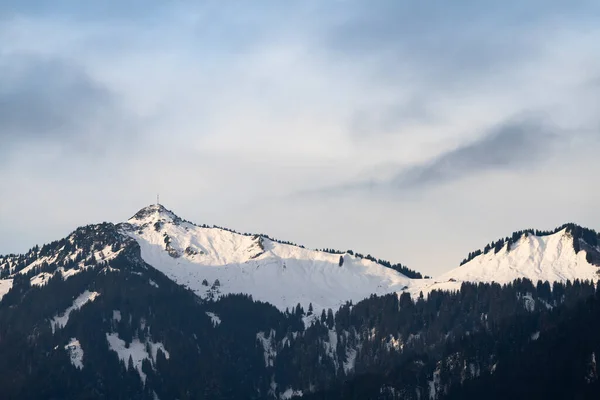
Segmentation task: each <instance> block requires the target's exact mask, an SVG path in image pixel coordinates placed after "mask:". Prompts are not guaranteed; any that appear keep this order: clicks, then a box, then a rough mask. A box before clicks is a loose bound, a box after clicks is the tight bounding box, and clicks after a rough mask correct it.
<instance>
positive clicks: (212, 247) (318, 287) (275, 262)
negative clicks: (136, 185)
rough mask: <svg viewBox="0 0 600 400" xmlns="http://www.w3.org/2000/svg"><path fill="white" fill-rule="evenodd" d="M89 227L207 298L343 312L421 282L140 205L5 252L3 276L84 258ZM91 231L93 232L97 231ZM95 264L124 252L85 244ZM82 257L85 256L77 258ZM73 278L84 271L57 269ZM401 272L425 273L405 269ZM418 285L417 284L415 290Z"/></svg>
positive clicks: (2, 283)
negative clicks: (128, 214)
mask: <svg viewBox="0 0 600 400" xmlns="http://www.w3.org/2000/svg"><path fill="white" fill-rule="evenodd" d="M82 229H83V231H85V230H86V229H87V230H89V229H92V230H94V229H96V231H98V232H100V231H101V230H104V229H109V230H110V232H111V234H112V235H114V236H115V238H114V240H116V241H117V242H119V243H121V242H122V243H125V242H127V241H130V240H134V241H135V242H137V244H138V245H139V247H140V250H141V259H142V261H143V262H145V263H147V264H149V265H151V266H152V267H154V268H156V269H157V270H159V271H161V272H162V273H164V274H165V275H166V276H168V277H169V278H170V279H172V280H173V281H175V282H176V283H178V284H181V285H183V286H185V287H187V288H189V289H191V290H192V291H193V292H194V293H196V294H197V295H198V296H200V297H201V298H218V297H220V296H223V295H227V294H232V293H244V294H249V295H252V297H253V298H254V299H256V300H260V301H264V302H268V303H270V304H273V305H274V306H276V307H277V308H279V309H280V310H282V311H284V310H285V309H291V308H293V307H296V306H297V305H298V304H301V305H302V306H303V307H305V308H308V306H309V305H311V304H312V307H313V309H314V311H315V312H321V311H322V310H327V309H329V308H331V309H337V308H339V307H340V306H341V305H343V304H344V303H346V302H347V301H353V302H357V301H360V300H362V299H364V298H367V297H369V296H370V295H372V294H377V295H383V294H387V293H392V292H400V291H402V290H409V289H410V288H411V287H412V288H413V289H414V288H416V287H417V286H418V284H419V283H418V282H417V281H418V280H416V279H410V278H409V277H408V276H406V275H405V274H402V273H400V272H398V271H397V270H396V269H394V268H391V264H390V263H388V262H386V261H382V260H377V259H375V258H373V257H371V256H366V257H365V256H362V255H360V254H355V253H354V252H352V251H349V252H343V253H342V252H333V251H328V252H326V251H317V250H310V249H306V248H304V247H302V246H297V245H293V244H290V243H284V242H280V241H276V240H273V239H270V238H268V237H266V236H264V235H256V234H253V235H251V234H240V233H237V232H234V231H231V230H227V229H224V228H219V227H208V226H206V225H203V226H198V225H195V224H193V223H191V222H189V221H185V220H183V219H182V218H180V217H178V216H177V215H175V214H174V213H173V212H172V211H170V210H167V209H166V208H165V207H164V206H162V205H158V204H157V205H151V206H148V207H145V208H143V209H141V210H140V211H139V212H137V213H136V214H135V215H134V216H133V217H132V218H130V219H129V220H128V221H127V222H125V223H121V224H117V225H112V224H106V225H105V226H102V227H98V228H80V229H79V230H78V231H76V232H75V233H74V234H72V235H71V236H69V237H68V238H67V239H66V241H65V240H63V241H61V242H60V245H58V246H57V247H59V249H58V250H57V251H56V252H55V253H53V254H48V252H47V251H46V250H45V249H44V248H42V249H41V250H40V249H38V248H34V249H33V250H32V251H30V252H29V253H28V254H27V255H22V256H11V257H4V258H2V257H0V270H1V271H5V272H4V277H6V276H7V275H9V274H11V275H14V273H15V272H17V273H18V274H26V273H28V272H30V271H32V270H34V269H36V268H38V267H42V266H43V265H45V264H49V263H57V262H58V263H59V264H60V263H64V262H65V261H74V262H75V264H74V265H77V266H78V267H79V268H83V269H84V268H86V260H81V259H80V255H81V254H82V252H83V250H82V249H73V248H72V243H74V241H75V240H76V239H75V236H76V235H77V234H78V232H80V231H81V232H83V231H82ZM92 232H93V231H92ZM86 250H89V251H90V252H91V253H92V254H93V258H94V259H95V260H97V261H104V262H107V261H110V260H112V259H113V258H114V257H116V255H118V250H114V248H113V247H112V245H108V244H107V245H106V247H104V248H94V249H86ZM78 257H79V258H78ZM57 270H58V271H60V272H61V274H62V275H63V276H64V277H69V276H71V274H74V273H76V271H79V269H75V268H73V267H72V266H61V267H59V268H58V269H57ZM402 271H404V272H405V273H407V274H409V275H411V276H413V277H414V276H420V274H418V273H415V272H414V271H411V270H409V269H407V268H405V267H402ZM51 277H52V272H47V271H45V270H44V268H40V272H39V273H37V274H35V275H34V276H32V277H31V280H32V284H34V285H41V284H43V283H44V282H45V281H46V280H48V279H50V278H51ZM11 279H12V278H8V279H4V280H0V296H1V295H2V294H3V293H6V292H7V291H8V290H9V289H10V287H11V285H12V283H11V282H12V280H11ZM414 290H416V289H414Z"/></svg>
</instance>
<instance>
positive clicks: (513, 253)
mask: <svg viewBox="0 0 600 400" xmlns="http://www.w3.org/2000/svg"><path fill="white" fill-rule="evenodd" d="M586 254H587V252H586V251H585V250H582V251H580V252H579V253H577V254H576V253H575V250H574V248H573V237H572V236H571V234H570V233H568V232H567V230H566V229H564V230H562V231H559V232H557V233H554V234H552V235H548V236H535V235H532V234H529V235H526V236H523V237H522V238H521V239H519V240H518V241H517V242H516V243H514V244H512V245H511V246H510V248H509V247H508V246H507V245H505V246H504V247H503V248H502V250H500V251H499V252H498V253H496V254H495V252H494V251H493V250H492V251H490V252H488V253H487V254H481V255H479V256H477V257H475V258H474V259H473V260H471V261H469V262H467V263H466V264H464V265H462V266H460V267H458V268H456V269H453V270H451V271H449V272H447V273H445V274H443V275H441V276H440V277H438V278H437V279H435V280H436V281H438V282H448V281H449V280H451V279H454V280H456V281H470V282H491V281H494V282H498V283H508V282H512V281H513V280H515V279H517V278H527V279H530V280H531V281H533V282H537V281H538V280H542V281H549V282H554V281H566V280H570V281H574V280H575V279H579V280H586V279H589V280H593V281H595V280H597V279H598V277H599V276H598V273H597V272H598V271H599V268H598V267H597V266H595V265H592V264H590V263H588V262H587V261H586Z"/></svg>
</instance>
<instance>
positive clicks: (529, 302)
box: [521, 293, 535, 312]
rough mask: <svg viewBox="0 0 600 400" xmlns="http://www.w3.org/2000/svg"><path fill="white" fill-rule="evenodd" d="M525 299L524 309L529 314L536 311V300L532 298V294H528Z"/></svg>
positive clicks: (523, 297)
mask: <svg viewBox="0 0 600 400" xmlns="http://www.w3.org/2000/svg"><path fill="white" fill-rule="evenodd" d="M521 298H522V299H523V307H525V309H526V310H527V311H529V312H534V311H535V300H534V299H533V297H532V296H531V293H527V294H526V295H524V296H522V297H521Z"/></svg>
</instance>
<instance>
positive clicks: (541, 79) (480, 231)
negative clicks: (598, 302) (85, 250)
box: [0, 0, 600, 273]
mask: <svg viewBox="0 0 600 400" xmlns="http://www.w3.org/2000/svg"><path fill="white" fill-rule="evenodd" d="M37 3H39V2H37V1H15V0H9V1H8V2H3V3H2V5H0V15H1V16H0V39H2V40H0V43H1V44H0V104H1V105H2V107H0V141H1V143H0V147H1V150H0V153H2V154H1V155H2V162H1V163H0V180H1V181H2V182H3V183H4V185H3V188H4V190H5V192H2V193H0V228H1V229H0V244H1V245H2V246H4V248H3V249H0V252H4V251H9V252H10V251H17V250H18V249H19V248H21V249H26V248H28V247H30V246H31V245H33V244H34V243H36V242H41V241H47V240H53V239H57V238H59V237H62V236H60V235H61V234H62V233H63V231H64V232H66V231H68V229H71V228H73V227H75V226H77V225H78V224H81V223H89V222H93V221H94V220H102V219H111V220H115V221H118V220H120V219H121V218H126V217H128V216H130V214H132V212H134V211H135V210H136V209H137V208H139V207H141V206H142V205H144V204H146V203H148V202H150V201H152V199H153V198H155V194H156V192H157V191H160V192H161V198H164V199H165V203H166V204H167V205H170V207H171V208H173V209H175V210H176V211H177V212H178V213H180V214H181V215H182V216H184V217H186V218H188V219H191V220H194V221H196V222H199V223H203V222H207V223H216V224H219V225H226V226H231V227H233V228H236V229H238V230H244V231H263V232H267V233H272V234H273V235H276V236H281V237H283V238H286V239H288V238H289V239H290V240H293V241H295V242H298V243H303V244H307V245H313V246H316V247H331V246H333V247H340V248H342V247H346V246H353V247H355V248H357V249H358V248H360V249H361V250H362V251H364V252H370V253H371V254H376V255H378V256H382V257H383V258H387V259H393V260H397V261H401V262H405V260H411V261H412V265H411V266H413V267H415V268H417V269H421V268H422V267H430V266H431V265H433V262H430V260H423V257H427V256H429V255H430V253H431V254H432V255H431V257H434V256H435V257H437V259H436V260H435V261H436V262H437V264H436V266H437V267H439V268H441V269H443V268H444V267H447V266H448V265H454V262H455V261H458V260H460V259H462V258H463V257H464V252H468V251H470V250H472V248H475V247H476V246H477V245H479V244H480V242H482V241H483V242H485V241H489V240H493V239H494V238H495V236H496V234H498V236H502V235H505V234H506V231H505V229H506V230H508V231H512V230H514V229H518V228H521V227H523V226H536V227H537V226H539V225H538V223H539V222H540V221H541V222H542V223H543V224H550V223H554V221H556V219H557V218H558V219H560V220H558V221H556V223H557V224H560V223H563V222H565V220H562V218H563V216H565V215H567V214H568V213H570V212H572V210H574V209H575V208H574V207H570V206H569V205H568V203H569V202H570V201H571V197H572V196H571V195H569V194H568V193H562V192H561V191H562V190H563V189H562V188H563V187H569V188H570V190H572V191H573V192H574V193H580V192H577V190H578V189H577V187H578V186H579V185H580V182H585V181H588V182H589V181H590V180H589V177H588V176H585V175H584V174H583V172H577V175H576V178H577V179H575V178H573V176H574V175H575V173H573V171H575V170H577V171H580V170H584V171H588V172H590V171H591V172H593V171H596V170H597V169H598V168H597V161H595V160H596V159H597V158H595V154H597V149H598V143H597V142H596V143H594V144H593V145H590V142H586V141H585V139H581V140H573V141H572V142H570V141H568V140H566V139H565V137H566V136H568V135H571V134H577V133H579V131H584V130H585V131H588V132H589V137H592V136H593V135H597V132H598V131H597V127H598V117H597V110H596V108H597V107H595V106H596V104H598V101H597V99H598V96H597V93H598V92H599V91H598V90H597V88H598V84H597V82H598V81H597V77H598V76H599V75H598V72H599V71H600V64H599V62H598V58H597V57H595V55H596V52H594V49H595V48H596V43H598V38H600V31H599V30H598V28H597V27H598V23H597V15H598V13H597V12H596V11H597V9H598V4H600V3H598V2H595V3H594V2H590V3H589V4H587V5H585V4H582V3H578V5H579V6H573V5H572V4H571V3H569V4H566V3H564V2H559V1H553V0H551V1H542V0H533V1H532V2H527V3H523V2H508V3H507V2H503V3H498V4H497V5H493V6H490V5H489V4H485V5H484V4H483V3H478V2H474V1H459V2H457V3H452V4H435V5H432V4H430V3H429V2H410V1H409V2H406V1H404V2H398V1H392V0H383V1H376V2H374V3H373V2H365V1H363V0H344V1H329V0H325V1H288V2H273V1H258V2H252V3H248V2H242V1H238V2H236V3H229V2H219V1H209V2H206V1H202V2H191V1H180V2H156V1H152V0H151V1H149V2H144V1H137V0H136V1H126V2H125V3H119V4H118V5H117V4H116V1H114V0H109V2H108V3H107V2H102V4H94V5H89V4H87V3H85V4H84V3H82V2H77V1H75V0H60V1H58V2H57V3H52V6H47V7H46V6H43V7H42V6H41V5H39V4H37ZM490 7H493V8H490ZM594 79H596V80H594ZM594 85H596V86H594ZM529 110H534V112H535V115H533V114H532V113H531V112H530V111H529ZM515 116H524V117H515ZM578 137H579V136H578ZM567 142H568V143H567ZM565 143H567V145H565V146H564V147H561V151H555V149H556V147H557V145H559V144H560V145H561V146H562V145H563V144H565ZM49 148H50V149H51V150H55V151H54V152H52V151H48V149H49ZM582 149H583V150H585V151H582ZM6 154H8V155H9V157H6V156H5V155H6ZM556 157H562V159H561V162H560V163H559V162H549V161H550V160H552V161H554V160H555V159H556ZM576 162H577V163H579V164H577V165H578V167H577V169H576V168H574V167H572V165H575V163H576ZM550 169H552V170H551V172H550ZM591 172H590V173H591ZM356 182H359V183H358V184H357V183H356ZM371 182H373V183H371ZM474 182H475V183H477V185H479V186H484V189H482V190H478V191H470V190H469V188H472V185H473V183H474ZM344 183H347V184H344ZM319 187H325V188H330V191H329V193H328V194H331V196H329V195H328V196H323V195H322V192H320V193H317V195H315V196H312V197H311V196H297V193H298V192H299V191H306V190H313V188H319ZM58 188H59V189H58ZM399 188H401V189H402V190H399ZM496 188H502V189H503V191H500V194H497V193H496V192H495V190H496ZM540 188H541V189H544V188H545V190H546V192H545V193H546V194H547V195H546V196H545V197H547V201H546V202H545V203H544V208H540V207H539V206H538V207H533V206H531V207H530V208H531V209H529V210H528V212H529V214H525V213H524V212H523V211H521V208H519V207H522V205H521V203H519V207H516V206H514V207H513V206H511V204H512V203H511V202H510V201H507V199H509V200H510V195H511V194H513V193H519V196H520V195H521V193H525V194H527V195H528V196H530V197H534V196H535V193H534V192H535V191H537V190H538V189H540ZM586 190H588V191H589V193H586V196H585V197H584V196H580V197H578V201H579V202H580V203H578V204H581V210H579V211H581V212H582V213H584V211H586V210H591V211H589V212H588V213H587V215H592V216H594V215H595V214H594V213H593V210H594V209H593V207H591V206H590V207H589V208H586V207H588V206H587V204H588V203H589V204H595V203H597V201H600V199H599V196H600V192H598V191H597V190H596V189H595V188H594V187H593V185H587V186H586ZM48 192H52V193H53V196H52V198H51V199H47V200H46V199H42V198H41V197H44V196H40V193H48ZM340 193H341V195H340ZM398 193H408V195H406V196H404V197H402V198H401V200H402V206H401V207H399V206H398V198H399V197H401V196H400V195H399V194H398ZM365 194H366V195H365ZM558 196H562V197H561V199H562V200H560V202H559V201H558V200H557V198H558ZM340 204H341V205H343V207H342V206H340ZM465 204H467V205H468V206H465ZM557 204H560V205H561V206H563V209H562V210H563V213H562V214H557V213H555V211H554V210H553V209H555V208H556V205H557ZM492 207H493V208H494V209H495V210H496V212H497V213H498V215H497V219H496V220H495V222H494V224H483V223H481V217H482V216H483V215H485V216H488V215H489V209H490V208H492ZM463 208H464V209H463ZM509 214H510V215H511V217H512V220H510V222H511V223H510V224H508V222H507V221H508V218H507V215H509ZM530 215H536V216H537V218H538V219H536V220H535V221H532V220H530V219H528V218H529V216H530ZM557 215H560V217H557ZM582 215H583V214H582ZM565 218H567V217H565ZM433 219H435V223H434V222H432V220H433ZM571 219H573V218H567V219H566V220H571ZM324 221H328V223H324ZM465 221H466V222H465ZM468 221H470V225H469V234H471V235H472V237H471V239H476V240H474V242H469V243H466V242H465V241H466V239H460V240H464V241H463V242H462V244H461V243H459V242H460V240H459V237H460V238H462V236H461V235H459V234H457V232H456V226H457V222H458V224H459V225H461V226H463V224H465V225H466V224H467V223H468ZM550 221H552V222H550ZM583 222H585V221H583ZM16 225H19V226H22V231H21V232H22V233H19V234H18V235H16V234H15V233H14V232H15V230H14V228H13V227H14V226H16ZM325 225H327V226H326V227H325V228H326V229H325V228H323V229H321V228H320V229H317V230H315V229H314V227H315V226H319V227H324V226H325ZM433 225H435V231H436V232H438V233H439V235H440V237H448V236H452V237H453V238H456V243H453V246H452V248H450V246H447V248H446V249H444V250H443V251H439V252H431V251H430V244H429V243H420V242H419V240H420V239H418V236H419V235H417V234H414V230H415V229H416V230H417V231H419V230H420V231H419V233H420V234H421V235H422V237H428V235H430V233H431V231H432V230H431V229H432V228H431V227H432V226H433ZM484 225H485V226H484ZM509 225H510V226H509ZM515 225H516V226H515ZM57 226H60V227H61V229H63V231H61V233H57V231H56V230H55V227H57ZM398 226H402V227H403V228H405V229H401V230H402V231H406V232H407V233H406V234H404V233H403V232H398V231H399V229H398ZM417 227H418V229H417ZM551 227H552V226H547V225H543V226H540V228H551ZM53 229H54V230H53ZM486 229H489V230H487V231H486ZM490 232H491V233H490ZM481 237H485V238H486V240H481ZM382 238H394V240H382ZM396 239H397V240H396ZM488 239H489V240H488ZM454 244H455V245H456V247H455V246H454ZM459 245H460V246H462V247H460V246H459ZM416 249H418V251H417V250H416ZM433 253H435V254H433ZM438 253H439V254H438ZM456 253H458V254H456ZM424 255H425V256H424ZM451 256H452V257H451ZM448 260H449V261H448ZM446 261H448V262H446ZM423 269H426V268H423ZM425 272H427V273H433V272H434V271H433V270H432V269H429V270H426V271H425Z"/></svg>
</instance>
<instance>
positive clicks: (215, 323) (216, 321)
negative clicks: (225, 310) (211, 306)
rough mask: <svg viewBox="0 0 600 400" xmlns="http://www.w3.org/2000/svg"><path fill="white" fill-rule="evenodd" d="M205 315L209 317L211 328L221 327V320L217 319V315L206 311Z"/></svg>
mask: <svg viewBox="0 0 600 400" xmlns="http://www.w3.org/2000/svg"><path fill="white" fill-rule="evenodd" d="M206 315H208V316H209V317H210V320H211V322H212V324H213V326H219V325H221V318H219V316H218V315H217V314H215V313H212V312H208V311H207V312H206Z"/></svg>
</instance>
